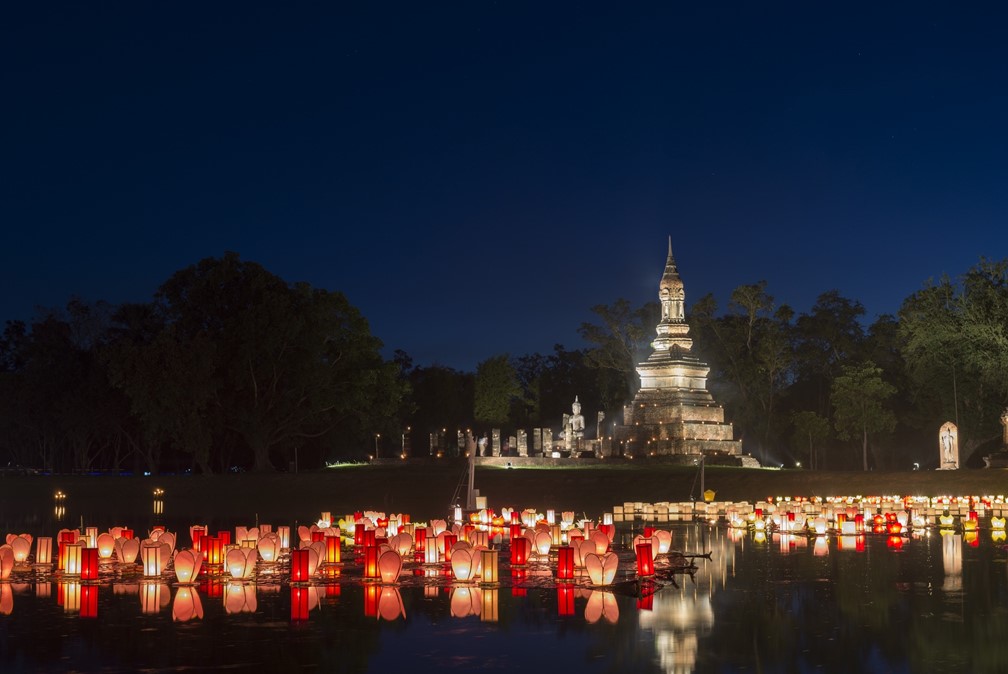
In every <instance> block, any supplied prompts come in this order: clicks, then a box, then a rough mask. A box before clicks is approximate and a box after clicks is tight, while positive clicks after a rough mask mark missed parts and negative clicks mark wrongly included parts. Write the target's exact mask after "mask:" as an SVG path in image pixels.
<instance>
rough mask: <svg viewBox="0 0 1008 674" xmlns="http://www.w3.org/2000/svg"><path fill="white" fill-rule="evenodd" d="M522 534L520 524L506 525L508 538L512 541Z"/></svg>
mask: <svg viewBox="0 0 1008 674" xmlns="http://www.w3.org/2000/svg"><path fill="white" fill-rule="evenodd" d="M521 534H522V526H521V525H520V524H511V525H508V538H509V539H511V540H512V541H513V540H514V539H516V538H518V537H519V536H521Z"/></svg>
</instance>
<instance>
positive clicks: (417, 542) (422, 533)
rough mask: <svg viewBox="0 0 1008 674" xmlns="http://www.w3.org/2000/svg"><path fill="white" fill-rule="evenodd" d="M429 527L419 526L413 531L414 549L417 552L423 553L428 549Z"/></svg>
mask: <svg viewBox="0 0 1008 674" xmlns="http://www.w3.org/2000/svg"><path fill="white" fill-rule="evenodd" d="M426 545H427V529H425V528H424V527H419V528H417V529H416V530H415V531H414V532H413V549H414V550H415V551H416V552H417V554H422V553H423V552H424V551H425V550H426V547H425V546H426Z"/></svg>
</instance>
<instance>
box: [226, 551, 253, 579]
mask: <svg viewBox="0 0 1008 674" xmlns="http://www.w3.org/2000/svg"><path fill="white" fill-rule="evenodd" d="M258 557H259V553H258V551H257V550H256V549H255V548H231V549H230V550H228V551H227V554H226V555H224V567H225V568H226V569H227V572H228V573H229V574H231V577H232V578H234V579H235V580H246V579H248V578H251V577H252V575H253V574H254V573H255V565H256V560H257V559H258Z"/></svg>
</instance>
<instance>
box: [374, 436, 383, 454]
mask: <svg viewBox="0 0 1008 674" xmlns="http://www.w3.org/2000/svg"><path fill="white" fill-rule="evenodd" d="M380 437H381V433H375V434H374V458H376V459H377V458H378V439H379V438H380Z"/></svg>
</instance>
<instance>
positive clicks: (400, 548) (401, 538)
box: [389, 531, 413, 557]
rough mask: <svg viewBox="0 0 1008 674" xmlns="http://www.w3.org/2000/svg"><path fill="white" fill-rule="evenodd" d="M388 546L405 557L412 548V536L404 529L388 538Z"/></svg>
mask: <svg viewBox="0 0 1008 674" xmlns="http://www.w3.org/2000/svg"><path fill="white" fill-rule="evenodd" d="M389 547H390V548H392V549H393V550H395V551H396V552H398V553H399V556H400V557H405V556H406V555H408V554H409V553H410V551H411V550H412V549H413V537H412V536H411V535H410V534H408V533H407V532H405V531H404V532H402V533H401V534H397V535H395V536H393V537H392V538H390V539H389Z"/></svg>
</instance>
